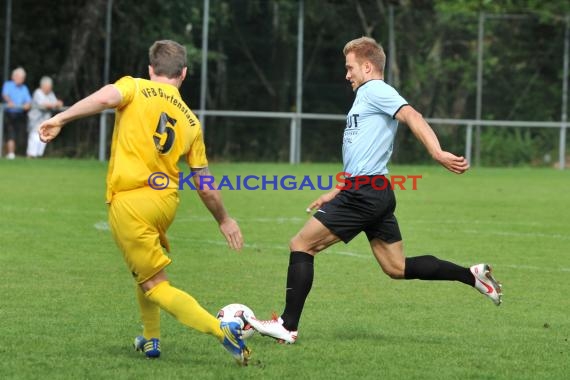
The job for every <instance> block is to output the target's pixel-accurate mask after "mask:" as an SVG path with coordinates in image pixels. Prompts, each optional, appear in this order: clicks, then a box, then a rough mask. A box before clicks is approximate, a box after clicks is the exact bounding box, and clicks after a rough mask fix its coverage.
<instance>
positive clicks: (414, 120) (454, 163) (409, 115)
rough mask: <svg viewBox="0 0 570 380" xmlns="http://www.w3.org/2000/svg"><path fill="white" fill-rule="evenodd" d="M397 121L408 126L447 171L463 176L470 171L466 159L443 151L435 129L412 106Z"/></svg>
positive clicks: (402, 111) (401, 111)
mask: <svg viewBox="0 0 570 380" xmlns="http://www.w3.org/2000/svg"><path fill="white" fill-rule="evenodd" d="M396 119H398V121H401V122H402V123H405V124H407V125H408V127H410V129H411V130H412V132H413V133H414V135H415V136H416V138H417V139H418V140H420V142H421V143H422V144H423V145H424V146H425V147H426V149H427V151H428V152H429V154H430V155H431V156H432V157H433V159H434V160H436V161H437V162H439V163H440V164H441V165H442V166H444V167H445V168H446V169H447V170H449V171H451V172H453V173H456V174H463V173H464V172H465V171H466V170H467V169H469V163H468V162H467V160H466V159H465V158H464V157H460V156H456V155H454V154H453V153H450V152H446V151H444V150H442V149H441V146H440V145H439V140H438V139H437V136H436V135H435V132H434V131H433V129H431V127H430V126H429V124H428V123H427V122H426V120H425V119H424V118H423V116H422V115H421V114H420V113H419V112H418V111H416V110H415V109H414V108H413V107H412V106H410V105H407V106H404V107H402V108H401V109H400V110H399V111H398V113H397V114H396Z"/></svg>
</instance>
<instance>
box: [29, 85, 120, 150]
mask: <svg viewBox="0 0 570 380" xmlns="http://www.w3.org/2000/svg"><path fill="white" fill-rule="evenodd" d="M120 103H121V93H120V92H119V90H117V88H116V87H115V86H113V85H112V84H108V85H106V86H104V87H102V88H101V89H99V90H98V91H96V92H94V93H93V94H91V95H89V96H87V97H86V98H83V99H81V100H80V101H78V102H77V103H75V104H74V105H72V106H71V107H69V108H68V109H66V110H65V111H63V112H60V113H58V114H57V115H55V116H54V117H52V118H51V119H48V120H46V121H44V122H43V123H42V124H41V125H40V128H39V134H40V139H41V140H42V141H43V142H46V143H47V142H50V141H51V140H53V139H54V138H56V137H57V135H58V134H59V132H60V131H61V128H62V127H63V126H64V125H65V124H67V123H69V122H70V121H73V120H76V119H80V118H82V117H85V116H90V115H95V114H97V113H99V112H102V111H104V110H106V109H107V108H115V107H117V106H118V105H119V104H120Z"/></svg>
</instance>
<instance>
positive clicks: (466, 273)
mask: <svg viewBox="0 0 570 380" xmlns="http://www.w3.org/2000/svg"><path fill="white" fill-rule="evenodd" d="M404 278H405V279H406V280H412V279H420V280H431V281H433V280H442V281H460V282H462V283H464V284H466V285H470V286H475V277H473V274H472V273H471V271H470V270H469V268H464V267H461V266H459V265H457V264H454V263H451V262H449V261H444V260H440V259H438V258H437V257H435V256H431V255H426V256H416V257H408V258H406V268H405V270H404Z"/></svg>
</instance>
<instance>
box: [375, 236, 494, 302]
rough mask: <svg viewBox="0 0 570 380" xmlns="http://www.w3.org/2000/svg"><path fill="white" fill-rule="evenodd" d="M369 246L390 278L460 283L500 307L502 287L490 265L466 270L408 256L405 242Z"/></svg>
mask: <svg viewBox="0 0 570 380" xmlns="http://www.w3.org/2000/svg"><path fill="white" fill-rule="evenodd" d="M370 247H371V248H372V252H373V253H374V257H375V258H376V261H378V264H380V267H381V268H382V270H383V271H384V273H386V274H387V275H388V276H390V277H391V278H394V279H406V280H412V279H420V280H431V281H437V280H441V281H459V282H462V283H464V284H466V285H470V286H472V287H474V288H475V289H477V290H478V291H479V292H481V293H482V294H484V295H485V296H487V297H489V298H490V299H491V300H492V301H493V302H494V303H495V305H497V306H498V305H500V304H501V301H502V289H501V284H500V283H499V282H498V281H496V280H495V278H494V277H493V275H492V274H491V267H490V266H489V265H487V264H478V265H474V266H472V267H471V268H465V267H461V266H459V265H457V264H454V263H452V262H449V261H444V260H440V259H438V258H437V257H435V256H431V255H425V256H416V257H405V255H404V248H403V247H404V246H403V243H402V241H398V242H395V243H387V242H385V241H382V240H380V239H372V240H371V241H370Z"/></svg>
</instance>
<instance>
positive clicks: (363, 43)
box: [342, 37, 386, 74]
mask: <svg viewBox="0 0 570 380" xmlns="http://www.w3.org/2000/svg"><path fill="white" fill-rule="evenodd" d="M342 52H343V53H344V55H345V56H346V55H347V54H348V53H354V55H355V57H356V59H357V60H358V61H359V62H362V60H368V61H370V63H372V65H373V66H374V67H375V68H376V69H377V70H378V71H379V72H380V73H381V74H382V73H384V66H385V65H386V54H385V53H384V49H383V48H382V46H381V45H380V44H379V43H378V42H376V40H374V39H373V38H370V37H360V38H357V39H354V40H352V41H348V42H347V43H346V45H344V49H342Z"/></svg>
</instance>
